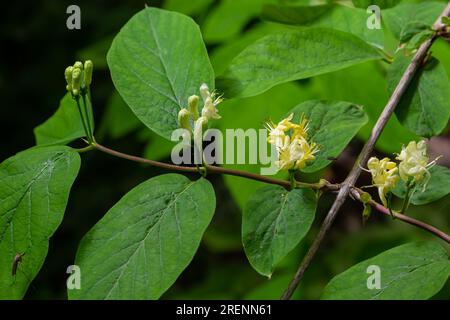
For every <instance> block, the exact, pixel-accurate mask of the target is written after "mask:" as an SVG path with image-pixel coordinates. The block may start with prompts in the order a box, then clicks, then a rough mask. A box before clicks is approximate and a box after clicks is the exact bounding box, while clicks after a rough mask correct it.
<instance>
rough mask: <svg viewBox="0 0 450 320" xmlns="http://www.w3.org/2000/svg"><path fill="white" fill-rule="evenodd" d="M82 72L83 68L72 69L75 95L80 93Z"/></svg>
mask: <svg viewBox="0 0 450 320" xmlns="http://www.w3.org/2000/svg"><path fill="white" fill-rule="evenodd" d="M81 73H82V72H81V69H79V68H74V69H73V71H72V93H73V95H74V96H77V95H79V94H80V87H81Z"/></svg>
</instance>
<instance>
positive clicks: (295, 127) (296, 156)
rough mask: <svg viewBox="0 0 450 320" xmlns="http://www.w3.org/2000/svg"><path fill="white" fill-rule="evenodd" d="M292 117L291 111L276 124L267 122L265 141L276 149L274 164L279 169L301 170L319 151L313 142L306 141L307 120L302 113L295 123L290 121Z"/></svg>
mask: <svg viewBox="0 0 450 320" xmlns="http://www.w3.org/2000/svg"><path fill="white" fill-rule="evenodd" d="M293 117H294V114H293V113H291V114H290V115H289V116H288V117H287V118H286V119H283V120H282V121H280V122H279V123H278V124H277V125H275V124H274V123H273V122H271V121H270V122H268V123H267V128H268V129H269V137H268V138H267V141H268V142H269V143H270V144H272V145H273V146H275V148H276V150H277V153H278V160H277V161H276V163H275V164H276V165H277V167H278V168H279V169H280V170H301V169H303V168H304V167H305V166H306V164H307V163H308V162H310V161H313V160H314V159H315V156H314V155H315V154H316V153H317V152H318V151H319V149H318V147H317V145H316V144H315V143H314V142H310V141H308V120H307V119H306V118H305V117H304V116H303V115H302V116H301V118H300V121H299V123H298V124H296V123H293V122H291V121H292V118H293ZM289 133H291V134H290V135H289Z"/></svg>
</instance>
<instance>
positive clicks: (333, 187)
mask: <svg viewBox="0 0 450 320" xmlns="http://www.w3.org/2000/svg"><path fill="white" fill-rule="evenodd" d="M92 148H95V149H97V150H99V151H102V152H104V153H107V154H110V155H112V156H115V157H119V158H122V159H126V160H131V161H135V162H139V163H144V164H149V165H152V166H155V167H158V168H162V169H168V170H171V171H181V172H191V173H201V172H200V171H199V169H197V168H194V167H185V166H178V165H174V164H169V163H164V162H160V161H155V160H149V159H145V158H141V157H137V156H132V155H129V154H126V153H123V152H120V151H116V150H113V149H110V148H108V147H105V146H102V145H101V144H99V143H95V144H92V145H91V146H89V147H87V148H84V149H81V150H82V151H85V150H86V151H87V150H91V149H92ZM206 168H207V172H208V173H213V174H227V175H233V176H237V177H241V178H246V179H252V180H256V181H261V182H265V183H269V184H276V185H280V186H282V187H286V188H290V187H291V183H290V182H289V181H286V180H280V179H272V178H268V177H266V176H261V175H258V174H255V173H250V172H246V171H240V170H233V169H226V168H222V167H216V166H211V165H207V166H206ZM200 169H203V167H201V168H200ZM297 186H298V187H306V188H313V189H321V190H328V191H339V190H340V188H341V185H340V184H334V183H330V182H328V181H326V180H321V181H320V182H318V183H302V182H298V181H297ZM361 192H362V191H361V190H360V189H358V188H355V187H353V188H352V195H353V196H354V197H355V199H356V200H359V201H361V198H360V196H359V195H360V193H361ZM370 204H371V205H372V206H373V207H374V208H375V209H377V210H378V211H379V212H381V213H384V214H386V215H389V210H388V209H387V208H385V207H383V206H382V205H381V204H379V203H377V202H375V201H372V202H371V203H370ZM396 217H397V218H398V219H399V220H401V221H403V222H406V223H409V224H411V225H415V226H417V227H419V228H422V229H424V230H426V231H428V232H430V233H432V234H434V235H436V236H438V237H439V238H441V239H443V240H444V241H447V242H448V243H450V236H449V235H447V234H446V233H445V232H443V231H441V230H439V229H437V228H435V227H433V226H430V225H428V224H426V223H425V222H422V221H419V220H416V219H413V218H410V217H408V216H405V215H402V214H400V213H396Z"/></svg>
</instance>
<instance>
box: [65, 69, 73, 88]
mask: <svg viewBox="0 0 450 320" xmlns="http://www.w3.org/2000/svg"><path fill="white" fill-rule="evenodd" d="M72 71H73V67H72V66H70V67H67V68H66V70H65V71H64V77H65V78H66V82H67V85H68V86H71V84H72ZM67 90H69V89H67Z"/></svg>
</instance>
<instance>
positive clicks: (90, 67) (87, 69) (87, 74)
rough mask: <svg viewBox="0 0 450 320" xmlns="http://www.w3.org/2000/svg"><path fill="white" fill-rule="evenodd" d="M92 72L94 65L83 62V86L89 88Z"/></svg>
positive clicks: (89, 62)
mask: <svg viewBox="0 0 450 320" xmlns="http://www.w3.org/2000/svg"><path fill="white" fill-rule="evenodd" d="M93 70H94V64H93V63H92V61H91V60H86V61H85V62H84V84H85V85H86V87H89V86H90V85H91V83H92V71H93Z"/></svg>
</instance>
